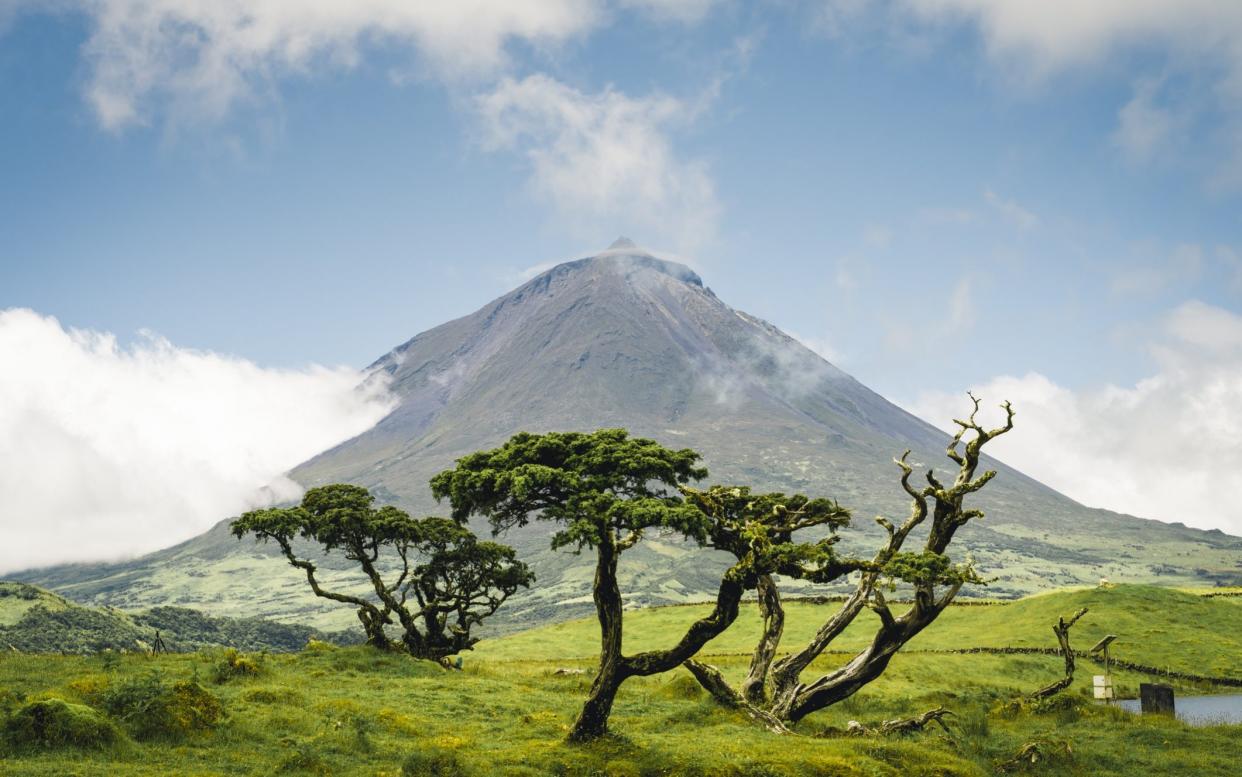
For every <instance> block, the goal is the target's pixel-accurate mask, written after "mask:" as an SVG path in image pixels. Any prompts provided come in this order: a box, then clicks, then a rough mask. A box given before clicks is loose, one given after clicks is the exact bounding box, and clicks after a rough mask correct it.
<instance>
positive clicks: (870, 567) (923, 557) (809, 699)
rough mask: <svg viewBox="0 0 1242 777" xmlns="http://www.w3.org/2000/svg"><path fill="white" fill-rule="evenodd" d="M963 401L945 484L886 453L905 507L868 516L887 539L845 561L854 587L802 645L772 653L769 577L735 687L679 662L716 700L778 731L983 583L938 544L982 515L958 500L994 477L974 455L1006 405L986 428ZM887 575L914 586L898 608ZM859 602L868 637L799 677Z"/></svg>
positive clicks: (875, 673) (775, 634)
mask: <svg viewBox="0 0 1242 777" xmlns="http://www.w3.org/2000/svg"><path fill="white" fill-rule="evenodd" d="M970 399H971V402H972V403H973V409H972V410H971V413H970V416H969V417H968V418H967V419H966V420H958V419H954V423H955V424H957V426H958V431H957V433H956V434H955V435H954V436H953V438H952V440H951V441H950V442H949V445H948V447H947V448H946V450H945V453H946V455H947V456H948V457H949V459H950V460H952V461H953V462H954V464H956V465H957V473H956V476H955V477H954V479H953V481H952V483H951V484H950V485H947V486H946V485H945V484H944V483H942V482H941V481H940V480H939V479H938V478H937V477H936V475H935V472H934V471H933V470H928V471H927V473H926V475H925V478H926V480H927V485H926V486H923V487H921V488H919V487H916V486H915V485H913V484H911V482H910V479H911V476H912V475H913V473H914V468H913V466H911V465H910V464H909V463H908V462H907V459H908V457H909V455H910V451H906V452H905V453H903V454H902V455H901V457H900V458H898V459H894V462H895V463H896V464H897V466H898V467H899V468H900V470H901V478H900V483H901V487H902V490H903V491H905V493H906V494H907V495H908V496H909V497H910V500H911V502H910V515H909V517H907V518H906V520H905V522H904V523H902V524H901V525H900V526H894V525H893V523H892V522H891V521H889V520H888V519H886V518H882V517H881V518H877V519H876V521H877V522H878V523H879V524H880V525H881V526H882V527H883V528H884V530H885V532H886V533H887V535H888V536H887V540H886V541H885V543H884V544H883V545H882V546H881V547H880V549H879V550H878V551H877V552H876V554H875V556H874V557H873V558H872V559H871V561H870V562H869V563H865V564H857V565H855V566H854V568H855V569H858V570H860V576H859V580H858V582H857V584H856V585H855V587H854V590H853V592H852V593H851V594H850V595H849V596H848V597H847V598H846V600H845V602H844V603H843V604H842V605H841V607H840V609H838V610H837V611H836V612H835V613H834V614H833V615H832V616H831V617H830V618H829V619H828V620H827V621H825V623H824V624H823V625H822V626H821V627H820V628H819V630H818V631H817V632H816V633H815V635H814V636H813V637H812V638H811V640H810V641H809V642H808V643H807V644H806V646H805V647H803V648H802V649H800V650H798V651H796V652H794V653H792V654H790V655H788V656H786V657H784V658H782V659H780V660H779V661H777V660H775V656H776V654H777V651H778V649H779V646H780V641H781V636H782V633H783V628H784V612H783V609H782V606H781V602H780V594H779V591H777V589H776V586H775V585H774V584H773V582H772V580H771V579H770V578H769V579H768V580H766V581H765V583H764V585H765V588H764V589H763V590H760V592H759V602H760V612H761V613H762V615H763V618H764V629H763V633H762V636H761V637H760V640H759V644H758V646H757V647H756V649H755V651H754V654H753V656H752V659H751V664H750V669H749V671H748V673H747V676H746V679H745V681H744V682H743V683H742V685H741V687H740V689H739V690H734V689H733V688H731V687H730V686H729V685H728V683H727V682H725V680H724V679H723V676H722V675H721V674H720V672H719V671H718V670H716V669H715V668H714V667H710V666H707V665H705V664H701V663H697V662H687V664H686V667H687V669H689V670H690V671H691V673H692V674H693V675H694V676H695V677H696V678H697V679H698V680H699V682H700V683H701V684H703V686H704V687H705V688H706V689H707V690H708V692H710V693H711V694H712V695H713V696H714V697H715V698H716V699H717V700H718V701H720V702H721V703H723V704H726V705H729V706H734V707H737V706H744V707H745V708H746V709H747V711H748V713H749V714H750V715H751V717H752V718H754V719H756V720H759V721H761V722H763V723H764V725H766V726H767V727H768V728H769V729H772V730H779V729H778V728H777V727H776V726H775V725H773V723H772V721H773V720H775V721H779V722H780V723H781V727H782V728H785V729H786V730H787V729H788V727H789V726H790V725H792V724H794V723H796V722H798V721H799V720H801V719H802V718H804V717H806V716H807V715H809V714H810V713H812V712H815V711H816V710H820V709H823V708H825V707H828V706H830V705H832V704H836V703H837V702H839V701H842V700H844V699H847V698H849V697H850V696H851V695H853V694H854V693H856V692H857V691H858V690H859V689H860V688H863V687H864V686H866V685H867V684H868V683H870V682H871V681H873V680H875V679H876V678H877V677H879V676H880V675H881V674H882V673H883V672H884V670H885V669H886V668H887V667H888V664H889V662H890V661H891V660H892V657H893V656H894V655H895V654H896V653H897V652H898V651H899V650H900V649H901V648H902V647H903V646H904V645H905V644H906V643H907V642H909V641H910V640H911V639H913V638H914V637H915V636H916V635H917V634H918V633H919V632H921V631H922V630H923V629H925V628H926V627H927V626H928V625H930V624H931V623H932V622H933V621H935V620H936V618H937V617H939V615H940V613H942V612H943V611H944V609H945V608H946V607H948V606H949V604H950V603H951V602H952V601H953V599H954V597H956V596H957V594H958V592H959V591H960V590H961V589H962V586H964V585H966V584H968V583H982V582H983V580H982V579H981V578H980V577H979V576H978V575H977V574H976V572H975V570H974V569H973V567H972V565H971V564H970V563H969V562H967V563H964V564H954V563H952V562H951V561H950V559H949V558H948V556H946V555H945V551H946V550H947V549H948V547H949V545H950V544H951V543H952V541H953V538H954V536H955V534H956V533H957V531H958V529H960V528H961V527H962V526H964V525H966V524H967V523H968V522H969V521H970V520H971V519H973V518H980V517H982V516H983V512H982V511H981V510H977V509H967V508H966V507H965V506H964V501H965V499H966V497H968V496H970V495H971V494H973V493H975V492H977V491H979V490H980V489H982V488H983V487H984V486H986V485H987V484H988V482H990V481H991V480H992V478H994V477H995V476H996V472H995V471H994V470H988V471H985V472H983V473H982V474H977V471H978V468H979V458H980V454H981V451H982V449H983V446H984V445H986V444H987V443H988V442H989V441H990V440H993V439H995V438H996V437H999V436H1000V435H1002V434H1005V433H1006V432H1008V431H1010V430H1011V429H1013V418H1014V411H1013V409H1012V407H1011V406H1010V405H1009V403H1008V402H1005V403H1004V404H1002V405H1001V407H1002V408H1003V409H1004V410H1005V416H1006V417H1005V423H1004V424H1003V425H1002V426H1000V427H998V428H995V429H990V430H989V429H986V428H984V427H982V426H980V425H979V423H978V422H977V421H976V420H975V418H976V415H977V414H978V411H979V400H978V399H976V398H975V397H974V395H970ZM929 518H930V519H931V526H930V527H929V530H928V535H927V540H926V542H925V543H924V545H923V547H922V549H921V550H920V551H919V552H915V553H912V552H905V551H903V550H902V547H903V545H904V544H905V542H906V539H907V538H908V537H909V535H910V533H911V532H912V531H914V530H915V529H916V528H917V527H919V526H921V525H923V524H924V523H925V522H927V520H928V519H929ZM717 547H721V546H720V545H717ZM791 572H792V575H791V576H793V577H799V576H800V575H799V570H798V569H797V568H794V569H792V570H789V571H785V570H780V571H779V572H778V573H779V574H790V573H791ZM809 579H812V581H813V582H822V581H823V579H822V576H821V579H819V580H815V579H813V578H809ZM896 581H902V582H905V583H908V584H910V585H911V586H913V588H914V600H913V604H912V605H911V606H910V608H909V609H908V610H906V611H905V612H903V613H901V614H900V615H897V614H894V613H893V611H892V610H891V609H890V608H889V605H888V603H887V601H886V600H885V597H884V595H883V591H882V588H883V587H884V585H885V584H886V583H888V584H890V585H891V584H893V583H895V582H896ZM864 609H869V610H871V611H872V612H874V613H875V614H876V616H877V617H878V618H879V621H880V622H879V625H878V627H877V628H876V631H875V634H874V636H873V637H872V640H871V643H870V644H869V645H868V646H867V647H866V648H865V649H863V650H862V651H861V652H859V653H858V654H856V655H855V656H854V657H853V658H852V659H850V660H849V661H848V662H846V663H845V664H844V665H843V666H841V667H839V668H838V669H836V670H834V671H832V672H829V673H828V674H825V675H823V676H821V677H818V678H816V679H814V680H812V681H810V682H803V681H802V673H803V672H804V671H805V670H806V669H807V668H808V667H809V666H810V665H811V663H812V662H813V661H814V660H815V659H816V658H818V657H819V656H820V655H821V654H822V653H823V652H824V650H825V649H827V647H828V646H829V645H830V644H831V643H832V641H833V640H835V639H836V638H837V637H838V636H840V634H841V633H842V632H843V631H845V629H846V628H847V627H848V626H849V625H850V624H851V623H853V622H854V620H855V619H856V618H857V617H858V616H859V614H861V613H862V612H863V610H864Z"/></svg>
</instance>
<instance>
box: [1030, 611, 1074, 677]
mask: <svg viewBox="0 0 1242 777" xmlns="http://www.w3.org/2000/svg"><path fill="white" fill-rule="evenodd" d="M1086 613H1087V608H1086V607H1083V608H1082V609H1081V610H1079V611H1078V612H1077V614H1075V615H1074V617H1072V618H1070V619H1069V621H1068V622H1066V620H1065V618H1058V619H1057V623H1056V625H1054V626H1053V627H1052V633H1054V634H1056V635H1057V642H1059V643H1060V644H1061V653H1062V654H1063V655H1064V656H1065V676H1064V677H1062V678H1061V679H1060V680H1057V681H1056V682H1054V683H1049V684H1048V685H1045V686H1044V687H1043V688H1040V689H1039V690H1038V691H1036V692H1035V693H1032V694H1031V698H1032V699H1046V698H1048V697H1049V696H1052V695H1054V694H1057V693H1060V692H1061V691H1063V690H1065V689H1066V688H1068V687H1070V684H1071V683H1073V682H1074V651H1073V650H1070V642H1069V630H1070V626H1073V625H1074V623H1076V622H1077V621H1078V619H1079V618H1081V617H1082V616H1083V615H1086Z"/></svg>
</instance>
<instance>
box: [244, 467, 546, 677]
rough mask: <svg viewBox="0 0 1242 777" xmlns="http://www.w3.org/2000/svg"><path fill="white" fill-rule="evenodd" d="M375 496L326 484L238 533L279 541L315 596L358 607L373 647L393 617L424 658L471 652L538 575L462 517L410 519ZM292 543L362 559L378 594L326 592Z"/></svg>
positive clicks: (260, 514)
mask: <svg viewBox="0 0 1242 777" xmlns="http://www.w3.org/2000/svg"><path fill="white" fill-rule="evenodd" d="M374 501H375V498H374V497H373V496H372V495H371V493H370V492H369V491H367V490H366V489H365V488H362V487H360V486H352V485H345V484H336V485H330V486H322V487H319V488H312V489H310V490H309V491H307V492H306V495H305V496H304V497H303V498H302V503H301V504H300V505H298V506H297V507H287V508H268V509H264V510H254V511H252V512H248V513H246V514H245V515H242V516H241V517H240V518H237V519H235V520H234V521H233V522H232V524H231V526H232V530H233V534H234V535H236V536H237V537H238V538H241V537H244V536H245V535H247V534H253V535H254V536H255V537H256V538H257V539H259V540H262V541H265V542H266V541H272V542H275V543H276V544H277V545H278V546H280V549H281V552H282V553H284V555H285V558H286V559H288V560H289V563H290V564H291V565H293V566H294V567H297V568H298V569H301V570H302V571H303V572H305V573H306V580H307V582H308V583H309V584H310V587H311V590H313V591H314V592H315V594H316V595H317V596H321V597H323V598H325V599H330V600H332V601H336V602H341V603H343V604H350V605H353V606H355V607H357V608H358V619H359V620H360V621H361V622H362V627H363V630H364V631H365V632H366V635H367V642H368V643H370V644H371V645H374V646H376V647H380V648H388V647H392V646H393V645H392V643H391V642H390V640H389V638H388V635H387V634H386V633H385V631H384V626H386V625H392V624H393V619H394V617H395V618H396V623H397V625H399V626H400V629H401V638H400V643H399V644H400V646H401V647H403V648H404V649H405V650H407V651H409V653H410V654H411V655H413V656H416V657H418V658H429V659H436V660H440V659H443V658H444V657H445V656H450V655H453V654H454V653H459V652H461V651H463V650H469V649H470V648H471V647H472V646H473V645H474V644H475V643H476V642H478V639H477V638H475V637H472V636H471V635H470V630H471V628H472V627H474V626H477V625H478V624H479V623H481V622H482V621H483V619H484V618H486V617H488V616H489V615H491V614H493V613H494V612H496V610H497V609H498V608H499V607H500V605H501V604H503V603H504V601H505V600H506V599H507V598H508V597H509V596H510V595H512V594H513V593H514V592H515V591H517V590H518V589H519V588H524V587H529V585H530V583H531V582H532V580H533V579H534V575H533V574H532V573H531V571H530V569H529V568H528V567H527V566H526V564H524V563H522V562H521V561H518V560H517V559H516V557H515V554H514V551H513V548H510V547H508V546H506V545H501V544H499V543H495V542H480V541H479V540H478V538H476V537H475V536H474V534H473V533H472V532H471V531H470V530H469V529H468V528H466V527H465V526H463V525H461V524H460V523H458V522H456V521H452V520H449V519H447V518H435V517H429V518H421V519H414V518H411V517H410V516H409V514H407V513H406V512H404V511H403V510H399V509H397V508H396V507H393V506H391V505H384V506H382V507H379V508H376V507H374ZM295 539H302V540H308V541H310V542H313V543H317V544H318V545H320V546H321V547H322V548H323V551H324V552H325V553H328V552H334V551H337V552H341V553H343V554H344V556H345V558H347V559H349V560H350V561H353V562H355V563H356V564H358V566H359V568H360V569H361V571H362V573H363V574H364V575H365V577H366V581H367V582H368V583H369V584H370V587H371V589H372V590H373V592H374V597H371V596H367V595H360V594H357V593H347V592H341V591H332V590H327V589H325V588H324V587H323V585H322V583H321V582H320V580H319V578H318V577H317V572H318V568H317V567H316V565H315V564H314V563H313V562H312V561H311V560H310V559H308V558H305V557H303V556H301V555H299V554H298V553H297V551H296V549H295V547H294V541H295ZM394 575H395V578H394ZM386 576H387V577H388V578H389V579H390V580H391V582H388V581H386V580H385V577H386Z"/></svg>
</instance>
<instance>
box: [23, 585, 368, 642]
mask: <svg viewBox="0 0 1242 777" xmlns="http://www.w3.org/2000/svg"><path fill="white" fill-rule="evenodd" d="M157 632H158V633H159V634H160V639H161V640H162V641H163V644H164V647H165V649H166V650H170V651H175V652H183V651H192V650H199V649H201V648H207V647H219V646H232V647H235V648H237V649H239V650H246V651H258V650H271V651H290V650H299V649H301V648H302V647H303V646H304V645H305V644H306V641H307V640H308V639H312V638H314V639H319V640H322V641H326V642H333V643H337V644H352V643H355V642H358V641H359V640H360V637H359V635H357V634H349V633H331V634H328V633H324V632H321V631H319V630H317V629H312V628H310V627H308V626H298V625H294V624H288V623H276V622H275V621H270V620H266V619H263V618H217V617H212V616H209V615H206V614H204V613H201V612H198V611H197V610H189V609H186V608H184V607H153V608H151V609H150V610H147V611H146V612H138V613H127V612H122V611H120V610H114V609H111V608H106V609H95V608H91V607H83V606H81V605H77V604H74V603H73V602H70V601H68V600H66V599H64V598H62V597H60V596H57V595H56V594H53V593H49V592H48V591H43V590H41V589H39V588H36V587H34V586H29V585H24V584H22V583H8V582H0V648H2V649H4V650H16V651H21V652H27V653H97V652H99V651H101V650H136V651H147V650H150V649H151V648H152V647H153V645H154V644H155V635H156V633H157Z"/></svg>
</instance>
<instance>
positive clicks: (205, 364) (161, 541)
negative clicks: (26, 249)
mask: <svg viewBox="0 0 1242 777" xmlns="http://www.w3.org/2000/svg"><path fill="white" fill-rule="evenodd" d="M0 371H2V372H3V374H4V379H3V380H2V381H0V461H3V462H4V466H3V467H0V533H2V535H3V537H4V541H3V542H2V543H0V571H6V570H7V571H11V570H14V569H19V568H23V567H30V566H35V565H41V564H49V563H58V562H63V561H84V560H98V559H108V558H117V557H122V556H125V555H130V554H134V553H139V552H145V551H150V550H155V549H158V548H162V547H166V546H168V545H170V544H172V543H174V542H177V541H180V540H183V539H186V538H188V537H190V536H193V535H194V534H196V533H198V532H201V531H203V530H204V529H206V528H208V527H209V526H211V525H212V524H213V523H214V522H216V521H219V520H221V519H223V518H228V517H230V516H232V515H236V514H238V513H240V512H242V511H243V510H245V509H248V508H250V507H253V506H258V505H262V504H268V503H271V502H272V501H273V500H284V499H293V498H296V497H297V496H298V495H299V490H298V487H297V486H296V484H294V483H293V482H292V481H290V480H288V479H287V478H285V477H283V473H284V472H286V471H287V470H288V469H289V468H291V467H293V466H296V465H297V464H299V463H301V462H302V461H304V460H305V459H307V458H309V457H311V456H313V455H315V454H317V453H319V452H321V451H323V450H324V449H326V448H329V447H331V446H332V445H335V444H337V443H339V442H342V441H344V440H346V439H348V438H350V437H353V436H355V435H357V434H359V433H361V432H363V431H365V430H366V429H368V428H370V427H371V426H372V425H374V424H375V423H376V422H377V421H378V420H379V419H380V418H382V417H383V416H384V415H385V414H387V412H388V411H389V410H390V409H391V407H392V405H391V401H390V399H389V397H388V394H387V388H386V386H385V385H384V384H383V383H382V382H380V381H378V380H375V379H370V380H364V378H365V376H364V375H362V374H361V373H359V372H357V371H355V370H351V369H344V368H341V369H327V368H323V367H309V368H306V369H302V370H277V369H264V368H261V367H258V366H256V365H255V364H253V363H251V362H248V361H244V360H241V359H237V358H231V357H227V356H221V355H218V354H213V353H206V352H202V351H194V350H187V349H182V348H177V347H175V346H173V345H171V344H170V343H168V342H167V341H165V340H162V339H160V338H157V337H154V336H150V335H148V336H147V338H146V340H144V341H142V342H140V343H139V344H137V345H134V346H133V347H130V348H125V347H121V346H119V345H118V344H117V342H116V339H115V338H114V337H112V336H111V335H107V334H99V333H95V332H89V331H78V330H69V331H66V330H65V329H63V328H62V327H61V325H60V324H59V323H58V322H57V321H56V320H55V319H54V318H50V317H44V316H41V315H39V314H37V313H34V312H32V311H29V310H21V309H12V310H7V311H0Z"/></svg>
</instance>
